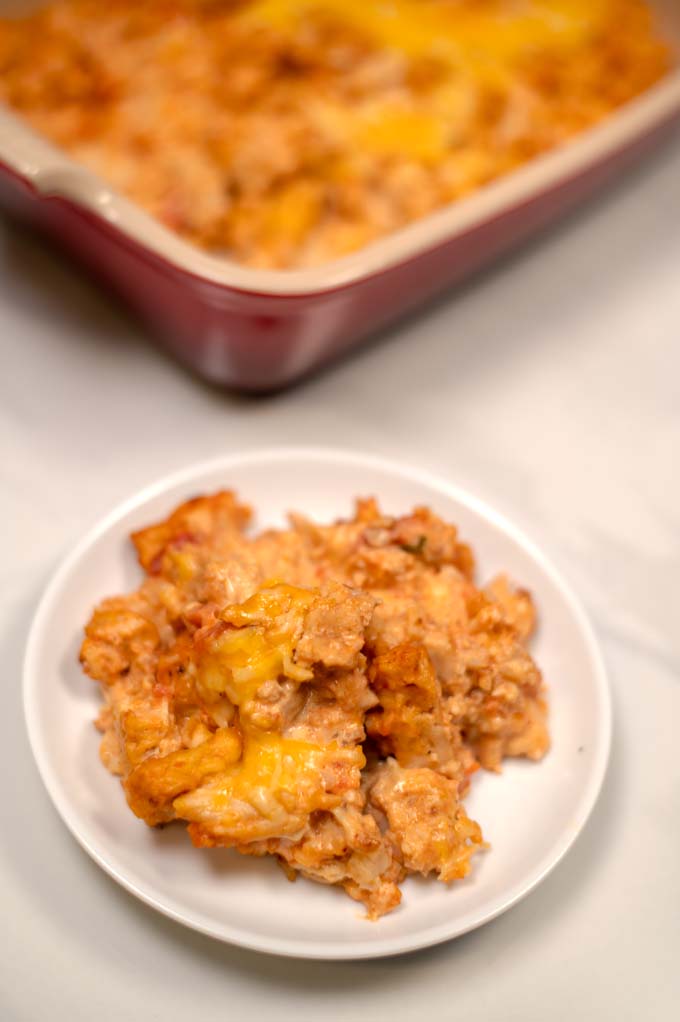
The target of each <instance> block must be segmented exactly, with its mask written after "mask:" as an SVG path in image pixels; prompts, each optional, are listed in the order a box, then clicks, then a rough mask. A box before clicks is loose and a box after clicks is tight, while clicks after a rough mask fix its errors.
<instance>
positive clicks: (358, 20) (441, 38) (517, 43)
mask: <svg viewBox="0 0 680 1022" xmlns="http://www.w3.org/2000/svg"><path fill="white" fill-rule="evenodd" d="M608 6H609V0H517V2H516V3H514V4H513V5H508V4H494V3H490V2H489V3H481V4H480V3H465V2H463V3H456V2H455V0H454V2H451V0H449V2H446V0H444V2H442V0H419V2H417V3H414V0H255V2H254V3H253V4H251V5H249V6H248V7H247V8H246V11H245V13H244V14H243V17H244V18H248V19H250V20H257V21H260V22H266V23H268V24H270V25H274V26H276V27H279V28H288V27H291V26H293V25H294V24H295V23H296V22H297V21H299V20H300V19H301V18H302V17H303V16H304V15H305V14H307V13H309V12H310V11H324V12H328V13H330V14H332V15H334V16H337V17H338V18H339V19H342V20H344V21H346V22H349V23H351V24H352V25H354V26H356V27H357V28H358V29H360V30H362V31H364V32H365V33H366V34H367V35H369V36H370V37H371V38H372V39H373V40H374V41H375V42H376V43H378V44H379V45H380V46H383V47H387V48H390V49H395V50H400V51H401V52H403V53H406V54H408V55H409V56H410V57H421V56H429V55H432V56H437V57H442V58H445V59H446V58H448V59H450V60H455V61H456V62H462V63H482V62H483V61H484V60H486V59H495V60H499V61H512V60H516V59H517V58H518V57H520V56H521V55H522V54H523V53H525V52H526V51H528V50H531V49H536V48H539V47H543V46H548V45H549V46H551V47H554V46H555V45H557V46H564V47H565V48H569V47H573V46H578V45H579V44H580V43H581V42H583V40H584V39H585V38H587V36H588V35H589V34H592V32H593V30H594V29H596V28H597V23H598V20H602V19H603V18H604V15H605V14H606V12H607V8H608Z"/></svg>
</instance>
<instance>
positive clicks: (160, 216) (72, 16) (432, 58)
mask: <svg viewBox="0 0 680 1022" xmlns="http://www.w3.org/2000/svg"><path fill="white" fill-rule="evenodd" d="M33 6H34V5H28V6H27V5H20V9H19V11H18V16H17V10H16V4H15V5H11V7H12V11H11V15H12V16H8V17H5V18H2V19H1V20H0V99H2V100H3V101H4V103H5V105H6V108H7V109H8V111H13V113H14V114H15V115H19V118H20V120H17V119H15V117H14V116H13V115H12V113H9V112H8V113H4V114H2V120H1V121H0V167H1V166H2V164H4V165H5V169H6V172H7V175H6V177H5V180H4V183H3V184H4V187H2V186H0V192H4V197H5V199H6V200H9V204H10V205H11V206H13V208H14V209H15V210H16V211H17V212H19V213H23V214H27V215H28V216H29V218H30V219H33V220H34V221H36V220H37V222H39V223H40V224H41V225H42V226H45V227H47V228H48V229H50V230H51V231H52V233H55V232H56V233H58V234H59V235H60V237H61V239H62V240H63V241H65V242H66V243H67V244H68V245H69V246H70V247H71V248H73V249H75V250H76V251H77V252H78V253H79V254H81V255H86V256H87V259H88V262H89V263H90V265H91V266H93V268H94V269H95V270H98V271H99V273H100V274H102V275H104V276H105V277H106V278H107V280H108V281H109V282H110V283H112V284H113V285H114V286H115V287H116V288H117V289H118V290H119V291H122V292H123V294H124V295H125V297H127V298H128V300H130V301H131V302H132V303H133V305H135V306H136V307H137V308H138V310H139V311H141V312H142V314H143V315H144V316H145V318H147V319H151V320H152V321H153V322H154V325H155V326H156V328H157V330H158V332H160V333H161V335H162V336H163V337H164V338H165V339H166V340H167V341H169V342H170V343H171V345H172V346H173V347H174V349H175V350H176V351H177V352H178V353H179V354H180V355H181V356H182V357H183V358H184V359H185V361H188V362H189V363H190V364H192V365H193V366H194V367H195V368H197V369H198V370H199V371H201V372H203V373H204V374H205V375H208V376H210V377H212V378H214V379H217V380H220V381H223V382H228V383H232V384H237V385H242V386H246V387H253V388H266V387H269V386H276V385H280V384H281V383H284V382H287V381H288V380H290V379H292V378H294V377H296V376H298V375H300V373H303V372H305V371H307V370H309V369H310V368H312V367H313V366H315V365H316V364H318V363H319V362H321V361H323V360H324V359H325V358H327V357H329V356H330V355H331V354H333V353H334V352H335V351H337V350H340V349H341V348H342V347H346V346H347V345H348V344H349V343H351V342H352V341H354V340H356V339H358V338H359V337H360V336H363V335H365V334H366V333H368V332H370V331H371V330H373V329H375V328H376V327H377V326H380V325H382V324H383V323H385V322H387V321H389V319H391V318H394V316H396V315H397V314H399V313H401V312H402V311H404V310H405V309H406V308H408V307H410V306H412V305H414V304H415V303H416V302H417V301H420V300H422V298H424V297H426V296H427V295H428V294H429V293H433V292H434V291H436V290H437V289H438V288H440V287H441V286H443V285H444V284H446V283H449V282H452V281H454V280H456V279H459V278H460V277H461V276H462V275H463V274H464V273H466V272H468V271H469V270H472V269H474V268H475V267H476V266H478V265H481V264H482V263H483V262H484V261H486V260H487V259H488V258H490V257H491V256H492V255H493V254H495V253H496V252H497V251H501V250H502V249H504V248H506V247H508V245H509V244H511V243H512V242H513V241H515V240H519V238H521V237H522V236H524V235H526V234H527V233H528V232H529V231H531V230H533V229H534V228H535V227H537V226H540V225H541V224H542V223H544V222H546V221H547V220H548V219H549V218H550V217H551V216H552V215H554V214H555V213H556V212H558V211H559V210H560V209H561V208H564V207H566V206H567V205H569V204H570V203H572V202H573V201H575V200H577V199H579V198H580V197H581V195H582V194H585V193H586V192H587V190H589V188H591V187H592V186H593V185H594V184H595V183H596V182H597V179H598V178H599V177H601V176H602V174H603V172H606V171H607V170H609V169H610V166H611V164H612V161H613V160H614V158H615V157H617V156H619V157H624V156H625V155H627V154H628V153H629V152H630V151H631V150H634V149H635V148H636V147H638V146H639V145H640V144H642V143H643V142H644V141H646V140H647V138H648V136H649V135H650V134H652V133H653V132H654V131H655V129H657V128H659V127H660V126H662V125H664V124H666V123H667V122H668V120H669V119H670V118H671V117H672V116H673V115H674V114H676V113H677V112H678V111H680V73H679V72H678V71H677V70H675V68H674V61H673V54H672V47H671V41H672V38H673V29H674V28H675V30H676V31H677V28H678V25H677V24H675V25H674V18H673V11H674V10H675V21H676V22H677V20H678V12H677V8H676V6H675V5H674V4H668V9H667V10H666V9H664V5H663V3H661V4H649V3H647V2H645V0H588V2H587V0H363V2H357V0H347V2H342V0H150V2H148V3H145V4H144V5H134V4H133V3H131V2H130V0H117V2H115V3H112V4H108V5H106V7H105V8H104V9H102V7H101V5H98V4H96V3H94V2H92V0H53V2H52V3H48V4H46V5H40V6H39V7H38V8H37V9H36V10H34V9H33ZM1 11H2V6H0V12H1ZM29 124H30V125H31V126H32V128H33V129H35V130H36V131H37V132H38V133H39V135H37V136H36V135H34V134H33V133H32V132H31V130H30V129H29V128H28V125H29ZM45 139H49V140H50V142H49V143H48V142H46V141H45ZM93 232H94V233H93ZM95 235H96V236H95ZM133 263H134V264H136V267H135V270H134V273H132V266H133ZM406 268H408V270H407V269H406ZM142 277H144V278H145V279H144V281H143V282H142V279H141V278H142ZM171 281H172V282H173V284H174V286H173V290H174V291H175V294H174V296H173V297H172V298H171V299H170V300H169V301H159V293H160V292H163V294H165V295H167V294H168V284H169V283H170V282H171ZM178 284H179V285H181V286H180V288H179V290H178V289H177V285H178ZM246 296H249V298H255V299H256V300H255V301H251V300H246ZM322 296H323V297H324V299H325V300H323V301H321V297H322ZM301 302H302V304H301ZM161 305H163V306H164V308H161V307H160V306H161ZM317 313H318V314H317Z"/></svg>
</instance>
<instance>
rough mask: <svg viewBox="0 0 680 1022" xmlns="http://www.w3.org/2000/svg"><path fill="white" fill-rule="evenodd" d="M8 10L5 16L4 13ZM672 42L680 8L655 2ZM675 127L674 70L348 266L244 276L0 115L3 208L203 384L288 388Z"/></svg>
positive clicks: (678, 33)
mask: <svg viewBox="0 0 680 1022" xmlns="http://www.w3.org/2000/svg"><path fill="white" fill-rule="evenodd" d="M9 6H11V8H12V9H14V10H16V7H17V4H16V3H13V4H11V5H8V4H5V3H2V2H0V10H2V9H3V8H5V9H7V7H9ZM654 6H655V8H657V9H658V13H659V17H660V18H661V20H662V22H663V24H664V25H665V27H666V32H667V34H668V35H669V37H670V38H673V36H675V38H676V39H677V40H680V2H678V0H656V2H655V3H654ZM676 119H680V69H678V70H674V71H672V72H670V73H669V74H668V75H667V76H666V77H665V78H664V80H663V81H661V82H660V83H659V84H657V85H656V86H654V87H653V88H652V89H650V90H649V91H648V92H646V93H645V94H644V95H642V96H640V97H638V98H637V99H635V100H634V101H632V102H630V103H628V104H627V105H626V106H625V107H623V108H620V109H619V110H618V111H617V112H616V113H614V114H612V115H611V116H609V117H608V118H607V119H606V120H605V121H604V122H603V123H601V124H600V125H599V126H597V127H596V128H594V129H591V130H589V131H588V132H585V133H584V134H583V135H581V136H579V137H578V138H577V139H576V140H575V141H573V142H571V143H570V144H569V145H567V146H565V147H563V148H561V149H560V150H558V151H553V152H551V153H548V154H547V155H544V156H541V157H539V158H537V159H534V160H533V161H532V162H531V163H529V164H526V165H525V166H524V167H522V168H521V169H519V170H517V171H515V172H514V173H512V174H509V175H508V176H506V177H505V178H502V179H500V180H498V181H496V182H494V183H493V184H491V185H488V186H486V187H485V188H483V189H481V190H480V191H478V192H476V193H475V194H473V195H472V196H471V197H469V198H466V199H463V200H460V201H458V202H456V203H455V204H452V205H451V206H449V207H447V208H445V209H443V210H441V211H439V212H437V213H434V214H432V215H430V216H427V217H425V218H424V219H422V220H420V221H417V222H415V223H413V224H412V225H410V226H408V227H406V228H403V229H401V230H399V231H397V232H395V233H393V234H391V235H389V236H387V237H385V238H383V239H381V240H379V241H377V242H374V243H372V244H370V245H368V246H366V247H365V248H364V249H362V250H360V251H359V252H356V253H355V254H353V255H351V256H347V257H345V258H343V259H339V260H336V261H334V262H332V263H328V264H326V265H324V266H321V267H319V268H314V269H309V270H285V271H284V270H267V271H265V270H253V269H248V268H244V267H242V266H238V265H236V264H234V263H232V262H229V261H227V260H224V259H220V258H218V257H215V256H210V255H207V254H206V253H204V252H201V251H200V250H199V249H197V248H195V247H194V246H192V245H190V244H188V243H187V242H185V241H183V240H182V239H181V238H179V237H178V236H176V235H175V234H173V233H172V232H171V231H169V230H168V229H167V228H165V227H164V226H162V225H161V224H160V223H158V222H156V221H155V220H153V219H152V218H151V217H149V216H148V215H147V214H145V213H144V212H143V211H142V210H141V209H140V208H138V207H136V206H135V205H133V204H132V203H131V202H129V201H127V200H126V199H124V198H122V197H121V196H120V195H118V194H116V193H115V192H113V191H112V190H111V189H110V188H109V187H108V186H107V185H106V184H105V183H104V182H103V181H102V180H101V179H99V178H97V177H96V176H95V175H93V174H92V173H90V172H89V171H87V170H85V169H84V168H82V167H80V166H78V165H77V164H76V163H74V162H73V161H72V160H71V159H69V158H68V157H67V156H66V155H65V154H64V153H63V152H61V151H59V150H58V149H56V148H54V147H53V146H52V145H50V144H48V143H47V142H46V141H45V140H44V139H43V138H40V137H38V136H37V135H36V134H34V133H33V132H32V131H31V130H30V129H29V128H28V127H27V125H26V124H25V123H23V122H21V121H20V120H18V119H17V118H16V117H14V116H13V115H11V114H10V113H9V112H5V111H0V203H1V204H2V205H3V206H4V207H5V208H6V209H7V210H9V211H10V212H11V213H13V214H14V215H15V216H17V217H19V218H21V219H22V220H25V221H27V222H28V223H30V224H31V225H33V226H35V227H37V228H39V229H41V230H42V231H44V232H46V233H47V234H48V235H50V236H51V237H52V238H54V239H56V241H57V242H58V243H59V244H60V245H62V246H63V247H64V248H66V249H67V250H68V251H69V252H71V253H72V254H73V255H74V256H75V257H76V258H77V259H78V260H79V261H80V262H81V263H82V264H83V265H84V266H85V267H86V268H87V269H88V270H89V271H91V272H93V273H94V274H95V275H96V276H98V277H99V278H100V279H101V280H102V281H103V282H105V283H106V284H107V285H108V286H109V287H110V288H111V289H113V290H114V291H115V292H116V293H117V294H118V295H120V296H121V297H122V298H123V299H124V300H125V301H126V302H127V303H128V305H129V306H130V307H132V308H133V309H134V310H135V311H136V312H137V314H138V315H139V316H140V317H141V318H142V319H143V320H144V321H145V322H146V323H148V324H149V326H150V327H151V328H152V330H153V331H154V333H155V334H157V335H158V337H159V338H160V339H161V340H162V341H163V342H164V343H165V344H166V345H167V346H168V347H169V348H170V349H171V350H172V351H173V352H174V353H175V355H176V356H177V357H178V358H179V359H180V360H181V361H183V362H184V363H186V364H187V365H188V366H190V367H191V368H192V369H194V370H195V371H196V372H197V373H199V374H200V375H202V376H204V377H205V378H207V379H209V380H211V381H214V382H217V383H221V384H226V385H229V386H231V387H237V388H240V389H243V390H250V391H266V390H272V389H275V388H278V387H281V386H284V385H285V384H288V383H291V382H292V381H293V380H295V379H297V378H299V377H300V376H302V375H304V374H305V373H308V372H310V371H311V370H312V369H314V368H316V367H318V366H320V365H322V364H323V363H324V362H327V361H328V360H330V359H331V358H333V357H334V356H336V355H338V354H339V353H340V352H342V351H346V350H348V349H349V348H351V347H352V346H354V345H356V344H358V343H359V342H360V341H361V340H362V339H364V338H366V337H367V336H369V335H370V334H371V333H373V332H375V331H376V330H377V329H379V328H381V327H384V326H386V325H387V324H389V323H390V322H391V321H393V320H396V319H397V318H398V317H400V316H402V315H403V314H404V313H406V312H407V311H409V310H411V309H414V308H415V307H417V306H418V305H419V304H420V303H422V302H423V301H425V300H426V299H427V298H429V297H431V296H433V295H434V294H436V293H437V292H438V291H441V290H442V289H443V288H445V287H447V286H449V285H451V284H453V283H455V282H458V281H460V280H461V279H462V278H463V277H465V276H466V275H468V274H470V273H471V272H472V271H474V270H476V269H479V268H480V267H482V266H483V265H484V264H486V263H488V262H489V261H490V260H491V259H492V258H493V257H494V256H497V255H499V254H500V253H502V252H505V251H507V250H509V249H510V248H511V246H513V245H514V244H516V243H517V242H519V241H521V240H522V239H525V238H527V237H528V236H529V235H530V234H531V233H532V232H534V231H536V230H537V229H538V228H541V227H543V226H544V225H546V224H547V223H549V222H550V221H551V220H553V219H554V218H555V217H557V216H558V215H559V214H561V213H563V212H565V211H566V210H568V209H569V208H571V207H573V206H574V205H576V204H577V203H578V202H580V201H581V200H582V199H583V198H585V197H586V196H587V195H588V194H589V193H591V192H592V191H593V190H594V189H595V188H596V187H597V186H599V185H601V184H602V183H603V182H605V181H607V180H608V179H609V178H611V176H612V175H613V174H614V173H615V172H617V171H619V170H620V169H621V168H623V167H624V166H625V165H626V164H627V163H629V162H630V161H631V160H633V159H634V158H635V157H636V156H637V155H638V154H639V153H641V152H642V151H644V150H645V149H647V148H648V147H649V146H650V145H651V144H652V143H653V142H655V141H656V140H658V139H659V138H660V137H661V136H662V135H663V134H665V133H667V132H668V130H669V127H670V125H671V123H672V122H673V121H674V120H676Z"/></svg>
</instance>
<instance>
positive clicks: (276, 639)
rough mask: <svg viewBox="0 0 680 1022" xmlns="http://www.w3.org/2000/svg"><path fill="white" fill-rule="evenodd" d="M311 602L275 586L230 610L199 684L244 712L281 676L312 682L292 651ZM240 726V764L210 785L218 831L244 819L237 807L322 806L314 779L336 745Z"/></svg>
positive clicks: (357, 755)
mask: <svg viewBox="0 0 680 1022" xmlns="http://www.w3.org/2000/svg"><path fill="white" fill-rule="evenodd" d="M315 595H316V594H315V593H314V592H313V591H311V590H307V589H301V588H299V587H297V586H290V585H285V584H283V583H280V582H277V581H273V582H270V583H269V584H268V585H266V586H264V587H263V588H262V589H260V590H258V592H256V593H255V594H254V595H253V596H251V597H250V598H249V599H248V600H246V601H245V602H243V603H241V604H238V605H235V606H232V607H229V608H228V609H227V610H226V611H224V612H223V613H222V615H221V618H222V621H223V622H224V623H225V624H226V625H227V626H228V627H227V629H226V631H223V632H222V633H221V634H219V635H218V636H217V637H216V638H215V639H214V640H213V641H212V643H211V644H210V647H209V651H208V653H207V654H206V655H205V656H204V657H202V658H201V661H200V663H199V666H198V682H199V685H200V686H202V687H203V688H204V690H208V691H209V692H211V693H220V694H222V693H225V694H226V695H227V696H228V698H229V699H230V700H231V702H232V703H234V705H235V706H238V707H240V708H243V707H244V706H245V705H246V704H247V703H248V702H250V701H251V700H252V699H254V698H255V696H256V694H257V691H258V689H259V688H260V687H261V686H262V684H263V683H264V682H266V681H276V680H277V679H278V678H279V677H281V676H282V675H285V676H286V677H289V678H292V679H293V680H295V681H300V682H301V681H306V680H309V679H311V678H312V677H313V673H312V672H311V671H309V670H307V669H306V668H301V667H299V666H298V665H297V664H295V663H294V660H293V651H294V646H295V641H296V638H297V637H298V635H299V633H300V630H301V627H302V623H303V620H304V615H305V613H306V611H307V609H308V607H309V606H310V604H311V603H312V602H313V601H314V598H315ZM240 727H241V732H242V736H243V756H242V758H241V759H240V760H239V762H238V763H236V764H234V765H233V766H232V767H229V769H227V770H225V771H223V772H222V773H220V775H219V777H217V778H215V780H214V781H213V782H211V784H210V800H211V811H212V812H214V813H217V814H218V815H219V816H220V818H221V820H222V823H223V824H224V825H226V826H229V824H230V821H231V820H232V819H233V820H238V819H239V818H240V816H241V815H242V812H243V808H242V806H241V807H239V806H238V803H239V802H240V803H244V802H245V803H248V804H249V805H251V806H253V808H255V809H256V810H257V811H258V812H259V813H260V814H261V815H262V816H265V817H268V818H273V816H275V815H276V813H277V812H278V811H279V810H280V808H281V807H283V809H285V810H287V811H291V812H293V811H294V810H295V809H296V808H297V809H298V810H299V808H300V803H301V802H302V803H303V805H304V808H305V811H306V812H312V811H313V810H314V809H317V808H322V807H323V806H325V805H326V804H327V803H328V797H327V795H326V792H325V788H324V785H323V783H321V781H320V775H321V771H322V769H323V766H324V764H325V763H328V760H329V758H333V757H334V756H336V755H337V753H338V751H339V750H338V746H337V744H336V743H331V744H330V745H326V746H321V745H314V744H312V743H310V742H300V741H296V740H294V739H290V738H285V737H283V736H282V735H280V734H278V733H275V732H272V731H266V730H262V729H261V728H259V727H256V726H255V725H254V724H253V722H252V721H251V720H250V718H249V716H248V715H247V714H244V713H243V712H242V713H241V718H240ZM352 759H353V761H354V762H353V765H355V766H356V767H357V769H359V770H360V769H361V768H362V767H363V766H364V765H365V759H364V756H363V753H362V752H361V750H360V749H356V750H353V751H352ZM234 803H236V804H234ZM187 804H188V803H187ZM185 807H186V806H185V802H183V801H182V799H179V800H178V801H177V803H176V809H177V811H178V812H180V813H182V812H183V811H184V809H185Z"/></svg>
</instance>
